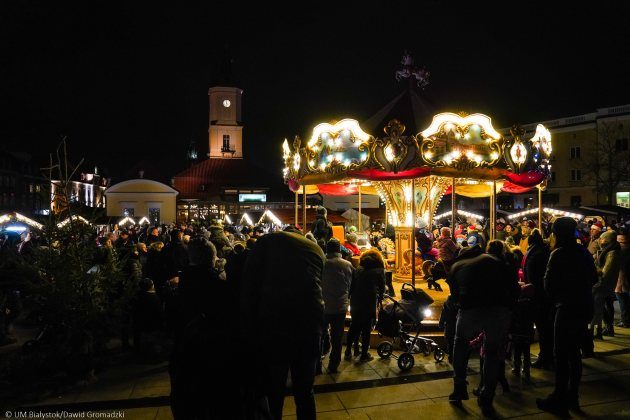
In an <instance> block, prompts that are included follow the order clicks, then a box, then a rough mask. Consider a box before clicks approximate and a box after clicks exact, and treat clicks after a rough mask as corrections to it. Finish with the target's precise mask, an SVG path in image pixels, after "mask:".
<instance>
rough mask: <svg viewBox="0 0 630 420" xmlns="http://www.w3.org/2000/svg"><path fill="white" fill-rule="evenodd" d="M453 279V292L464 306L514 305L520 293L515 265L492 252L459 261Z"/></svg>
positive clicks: (465, 307)
mask: <svg viewBox="0 0 630 420" xmlns="http://www.w3.org/2000/svg"><path fill="white" fill-rule="evenodd" d="M449 282H450V283H449V284H450V285H451V295H452V296H453V298H454V299H455V301H457V302H458V303H459V305H460V308H461V309H473V308H489V307H493V306H504V307H508V308H512V307H513V306H514V304H515V303H516V299H517V298H518V295H519V293H520V288H519V286H518V275H517V274H516V272H515V271H514V269H513V267H512V265H511V264H509V263H508V262H505V261H503V260H501V259H499V258H497V257H494V256H492V255H488V254H481V255H478V256H476V257H473V258H468V259H464V260H461V261H458V262H456V263H455V264H454V265H453V267H452V268H451V272H450V275H449Z"/></svg>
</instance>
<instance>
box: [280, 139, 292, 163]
mask: <svg viewBox="0 0 630 420" xmlns="http://www.w3.org/2000/svg"><path fill="white" fill-rule="evenodd" d="M289 156H291V148H289V141H288V140H287V139H284V143H282V158H283V159H284V160H286V159H287V158H288V157H289Z"/></svg>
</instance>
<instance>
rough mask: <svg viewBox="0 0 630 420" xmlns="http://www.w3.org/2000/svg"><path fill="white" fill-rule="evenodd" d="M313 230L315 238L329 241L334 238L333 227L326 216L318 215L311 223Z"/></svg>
mask: <svg viewBox="0 0 630 420" xmlns="http://www.w3.org/2000/svg"><path fill="white" fill-rule="evenodd" d="M311 232H312V233H313V236H314V237H315V239H317V240H319V239H323V240H324V241H325V242H328V241H329V240H330V238H332V233H333V232H332V227H330V224H329V222H328V220H327V219H326V217H325V216H322V215H317V217H316V219H315V221H314V222H313V224H312V225H311Z"/></svg>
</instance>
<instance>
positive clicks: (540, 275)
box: [523, 244, 549, 303]
mask: <svg viewBox="0 0 630 420" xmlns="http://www.w3.org/2000/svg"><path fill="white" fill-rule="evenodd" d="M548 261H549V250H548V249H547V246H546V245H544V244H540V245H530V246H529V248H528V249H527V254H525V265H524V266H523V274H524V276H525V280H526V281H527V282H528V283H531V284H533V285H534V302H536V303H541V302H542V301H543V300H544V298H545V271H547V262H548Z"/></svg>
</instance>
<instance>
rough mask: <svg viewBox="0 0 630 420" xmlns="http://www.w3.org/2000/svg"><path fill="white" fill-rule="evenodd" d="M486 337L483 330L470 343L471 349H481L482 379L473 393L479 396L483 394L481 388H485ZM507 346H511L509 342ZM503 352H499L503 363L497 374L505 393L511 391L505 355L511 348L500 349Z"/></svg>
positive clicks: (480, 370) (480, 366)
mask: <svg viewBox="0 0 630 420" xmlns="http://www.w3.org/2000/svg"><path fill="white" fill-rule="evenodd" d="M484 338H485V335H484V333H483V332H481V333H479V335H478V336H477V337H476V338H474V339H473V340H471V341H470V343H469V345H470V350H471V351H472V350H475V349H479V373H480V378H479V379H480V380H479V386H478V387H477V388H476V389H474V390H473V394H474V395H475V396H477V397H479V396H480V395H481V390H482V388H483V364H484V360H485V358H486V355H485V353H484V348H483V340H484ZM506 346H509V343H507V344H506ZM499 351H500V353H501V354H499V359H500V360H501V363H500V364H499V372H498V375H497V382H498V383H499V384H501V388H502V389H503V393H504V394H506V393H508V392H510V384H508V381H507V379H506V378H505V355H506V354H507V353H509V348H506V349H505V351H504V349H500V350H499Z"/></svg>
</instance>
